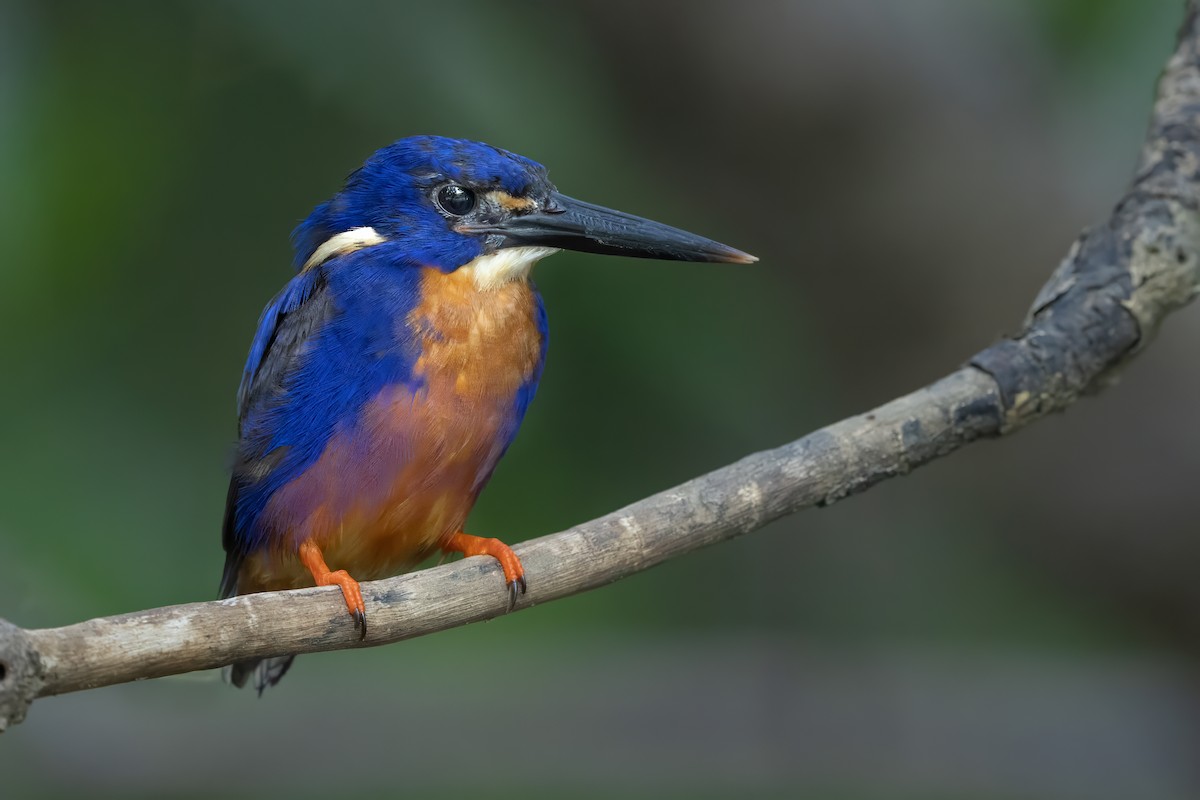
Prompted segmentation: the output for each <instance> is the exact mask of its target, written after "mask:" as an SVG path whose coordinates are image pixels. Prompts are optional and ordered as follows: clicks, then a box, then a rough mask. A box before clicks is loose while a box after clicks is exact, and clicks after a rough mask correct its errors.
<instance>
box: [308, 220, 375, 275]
mask: <svg viewBox="0 0 1200 800" xmlns="http://www.w3.org/2000/svg"><path fill="white" fill-rule="evenodd" d="M385 241H387V240H386V239H384V238H383V237H382V236H380V235H379V234H378V233H377V232H376V231H375V229H374V228H351V229H350V230H348V231H342V232H341V233H339V234H336V235H334V236H330V237H329V238H328V239H326V240H325V241H324V242H322V243H321V246H320V247H318V248H317V249H316V250H314V251H313V254H312V255H311V256H309V257H308V261H305V262H304V268H303V269H301V270H300V271H301V272H307V271H308V270H310V269H312V268H313V267H319V266H320V265H322V264H324V263H325V262H326V261H328V260H329V259H331V258H333V257H334V256H342V255H345V254H346V253H353V252H354V251H355V250H362V249H363V248H364V247H370V246H372V245H376V244H383V243H384V242H385Z"/></svg>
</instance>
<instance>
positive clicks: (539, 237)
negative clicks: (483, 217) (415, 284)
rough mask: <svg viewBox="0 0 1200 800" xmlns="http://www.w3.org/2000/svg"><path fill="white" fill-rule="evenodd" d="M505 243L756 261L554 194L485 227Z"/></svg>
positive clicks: (696, 238) (644, 255) (691, 236)
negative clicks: (541, 204) (533, 207)
mask: <svg viewBox="0 0 1200 800" xmlns="http://www.w3.org/2000/svg"><path fill="white" fill-rule="evenodd" d="M487 232H488V233H493V234H499V235H500V236H503V237H504V242H503V244H502V245H501V246H502V247H520V246H522V245H540V246H542V247H557V248H560V249H562V250H578V251H580V252H584V253H602V254H605V255H617V256H632V257H634V258H661V259H665V260H668V261H710V262H712V261H719V262H725V263H730V264H753V263H754V262H755V261H758V259H757V258H755V257H754V256H752V255H750V254H749V253H743V252H742V251H741V250H735V249H734V248H732V247H728V246H726V245H723V244H721V243H720V242H714V241H713V240H712V239H705V238H704V237H703V236H697V235H696V234H694V233H688V232H687V231H682V230H680V229H679V228H672V227H671V226H670V225H663V224H662V223H661V222H653V221H652V220H648V219H643V218H642V217H635V216H633V215H632V214H626V213H624V212H622V211H614V210H613V209H611V208H605V207H603V206H596V205H592V204H591V203H585V202H583V201H582V200H576V199H575V198H573V197H567V196H566V195H563V194H559V193H558V192H554V193H553V194H551V195H550V199H549V201H548V202H547V203H546V204H545V206H544V207H543V208H542V209H541V210H539V211H535V212H533V213H530V214H522V215H519V216H513V217H510V218H509V219H507V220H505V221H503V222H501V223H499V224H497V225H495V226H489V228H488V231H487Z"/></svg>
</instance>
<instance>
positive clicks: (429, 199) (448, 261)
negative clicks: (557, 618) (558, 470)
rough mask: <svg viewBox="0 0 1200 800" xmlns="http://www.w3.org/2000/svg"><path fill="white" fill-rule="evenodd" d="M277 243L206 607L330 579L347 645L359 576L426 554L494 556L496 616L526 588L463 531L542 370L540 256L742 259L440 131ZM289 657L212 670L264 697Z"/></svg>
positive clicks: (361, 177)
mask: <svg viewBox="0 0 1200 800" xmlns="http://www.w3.org/2000/svg"><path fill="white" fill-rule="evenodd" d="M292 244H293V248H294V252H295V258H294V267H295V272H296V274H295V276H294V277H293V278H291V280H289V281H288V283H287V284H286V285H285V286H284V287H283V289H282V291H280V292H279V294H277V295H276V296H275V297H274V299H272V300H271V302H270V303H269V304H268V305H267V307H266V309H264V311H263V312H262V315H261V317H260V318H259V321H258V330H257V332H256V333H255V335H254V339H253V341H252V342H251V345H250V354H249V357H248V358H247V360H246V366H245V368H244V370H243V372H242V380H241V385H240V387H239V388H238V394H237V406H238V438H239V441H238V445H237V451H236V456H235V459H234V466H233V474H232V477H231V479H230V482H229V492H228V496H227V499H226V507H225V518H224V524H223V532H222V539H223V544H224V547H225V554H226V556H225V570H224V574H223V576H222V579H221V586H220V596H221V598H228V597H233V596H235V595H242V594H249V593H254V592H263V591H273V590H278V589H292V588H299V587H303V586H312V585H316V586H337V587H339V588H340V589H341V592H342V597H343V599H344V600H345V603H346V608H347V610H348V612H349V615H350V617H351V618H352V620H353V624H354V626H355V628H356V630H357V632H358V634H359V636H360V637H361V638H363V639H365V638H366V635H367V618H366V607H365V605H364V604H363V596H362V590H361V588H360V587H359V583H358V581H360V580H374V579H378V578H383V577H387V576H390V575H395V574H397V573H398V572H401V571H404V570H406V569H411V568H412V567H413V566H415V565H416V564H417V563H419V562H420V561H422V560H424V559H425V558H427V557H429V556H431V555H433V554H435V553H437V552H439V551H440V552H442V553H461V554H462V555H463V557H468V556H476V555H482V556H490V557H492V558H494V559H495V560H496V561H498V562H499V565H500V568H501V571H502V572H503V575H504V581H505V584H506V590H507V592H508V602H509V607H510V608H511V607H512V605H513V604H514V603H515V602H516V599H517V596H518V593H524V592H525V591H526V589H527V583H526V578H525V571H524V569H523V567H522V566H521V561H520V559H519V558H517V556H516V554H515V553H513V551H512V550H511V549H510V548H509V547H508V545H506V544H504V543H503V542H501V541H500V540H498V539H492V538H484V537H480V536H473V535H471V534H468V533H466V532H464V530H463V525H464V524H465V522H466V520H467V515H468V513H469V512H470V510H471V507H472V506H473V505H474V504H475V500H476V498H478V496H479V493H480V492H481V491H482V490H483V488H484V486H485V485H486V484H487V482H488V479H489V478H490V477H491V475H492V472H493V470H495V468H496V464H497V463H498V462H499V461H500V458H501V456H503V455H504V452H505V451H506V450H507V449H508V446H509V445H510V444H511V443H512V441H513V437H514V436H515V435H516V433H517V429H518V428H519V427H520V425H521V420H522V419H523V418H524V416H525V411H526V409H527V408H528V407H529V403H530V401H531V400H532V399H533V396H534V392H535V391H536V389H537V386H538V381H539V379H540V378H541V375H542V365H543V363H544V361H545V357H546V341H547V327H546V312H545V310H544V308H543V306H542V299H541V296H540V295H539V294H538V291H537V288H536V287H535V286H534V284H533V282H532V281H531V280H530V271H531V269H532V267H533V265H534V264H535V263H536V262H537V261H538V260H540V259H542V258H545V257H546V256H549V255H551V254H553V253H555V252H557V251H559V250H564V249H565V250H577V251H582V252H588V253H601V254H609V255H624V256H634V257H640V258H657V259H665V260H673V261H699V262H726V263H739V264H748V263H751V262H754V261H756V260H757V259H756V258H754V257H753V256H751V255H748V254H746V253H743V252H742V251H740V250H735V249H734V248H732V247H728V246H726V245H723V244H720V243H718V242H714V241H712V240H710V239H706V238H704V237H701V236H697V235H695V234H692V233H688V232H686V231H683V230H679V229H678V228H672V227H670V226H668V225H663V224H661V223H657V222H652V221H650V220H647V219H643V218H641V217H636V216H633V215H631V214H625V213H622V212H620V211H614V210H612V209H608V208H604V207H602V206H598V205H593V204H591V203H586V202H583V201H580V200H575V199H573V198H571V197H567V196H566V195H563V194H560V193H559V192H558V191H557V190H556V188H555V186H554V185H553V184H552V183H551V182H550V180H549V178H548V176H547V173H546V169H545V167H543V166H542V165H541V164H538V163H536V162H534V161H531V160H529V159H528V158H524V157H522V156H519V155H515V154H513V153H510V152H507V151H505V150H501V149H499V148H496V147H492V146H490V145H487V144H483V143H482V142H474V141H467V140H463V139H449V138H444V137H439V136H414V137H410V138H406V139H401V140H399V141H397V142H395V143H393V144H390V145H388V146H386V147H384V148H382V149H380V150H379V151H377V152H376V153H374V154H373V155H372V156H371V157H370V158H369V159H367V161H366V162H365V163H364V164H363V165H362V166H361V167H360V168H359V169H358V170H356V171H355V172H353V173H352V174H351V175H350V176H349V177H348V178H347V179H346V181H345V183H344V185H343V187H342V189H341V190H340V191H339V192H338V193H337V194H336V195H334V196H333V198H332V199H330V200H328V201H327V202H324V203H321V204H320V205H318V206H317V207H316V208H315V209H314V210H313V212H312V213H311V214H310V215H309V216H308V218H307V219H305V220H304V221H303V222H302V223H301V224H300V225H299V226H298V227H297V228H296V229H295V231H293V233H292ZM348 624H349V622H348ZM294 657H295V656H281V657H275V658H267V659H262V660H254V661H245V662H240V663H236V664H233V665H231V666H230V667H229V668H227V672H226V674H227V676H228V678H229V680H230V681H231V682H232V683H233V684H234V685H236V686H239V687H241V686H244V685H246V683H247V681H248V680H250V678H252V677H253V679H254V686H255V688H256V689H258V691H259V693H260V694H261V693H262V691H263V690H264V689H265V688H266V687H268V686H273V685H274V684H276V683H278V681H279V680H280V679H281V678H282V677H283V675H284V673H285V672H286V671H287V669H288V667H289V666H290V665H291V663H292V660H293V658H294Z"/></svg>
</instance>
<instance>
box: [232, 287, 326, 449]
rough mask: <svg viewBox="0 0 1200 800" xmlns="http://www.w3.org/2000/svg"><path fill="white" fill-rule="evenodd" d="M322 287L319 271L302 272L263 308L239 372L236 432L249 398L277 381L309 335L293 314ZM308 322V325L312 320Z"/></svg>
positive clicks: (304, 326)
mask: <svg viewBox="0 0 1200 800" xmlns="http://www.w3.org/2000/svg"><path fill="white" fill-rule="evenodd" d="M323 284H324V281H323V280H322V273H321V271H320V270H316V269H313V270H308V271H307V272H302V273H300V274H299V275H297V276H296V277H294V278H292V279H291V280H290V281H288V283H287V285H286V286H284V287H283V290H282V291H281V292H280V293H279V294H277V295H275V297H273V298H272V299H271V302H270V303H268V304H267V307H266V308H264V309H263V313H262V315H261V316H260V317H259V318H258V330H257V331H256V332H255V334H254V341H252V342H251V343H250V355H249V356H248V357H247V358H246V366H245V368H244V369H243V370H242V382H241V384H240V385H239V386H238V393H237V402H238V428H239V433H240V428H241V424H242V420H243V418H244V417H245V416H246V411H247V410H248V409H249V407H250V404H251V400H252V398H254V397H255V396H256V395H259V394H261V392H260V391H258V390H261V389H262V388H264V387H266V386H268V385H270V384H273V383H276V382H277V381H278V379H279V377H280V373H281V372H282V370H283V368H284V367H285V366H286V364H287V363H288V362H289V361H290V360H291V357H292V356H293V355H294V352H295V349H296V347H297V346H298V345H299V344H301V343H302V342H303V341H304V339H305V338H307V335H308V334H309V333H311V326H309V325H304V324H296V323H303V322H305V321H306V320H304V319H297V318H296V317H295V316H294V315H295V312H297V311H299V310H300V309H301V308H302V307H303V306H304V304H305V303H306V302H307V301H308V300H309V299H310V298H311V297H312V296H313V295H314V294H316V293H317V292H318V290H319V289H323V288H324V286H323ZM304 316H305V317H311V316H312V315H310V314H309V315H304ZM307 321H309V322H311V319H309V320H307ZM285 322H286V323H287V324H284V323H285Z"/></svg>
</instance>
